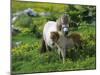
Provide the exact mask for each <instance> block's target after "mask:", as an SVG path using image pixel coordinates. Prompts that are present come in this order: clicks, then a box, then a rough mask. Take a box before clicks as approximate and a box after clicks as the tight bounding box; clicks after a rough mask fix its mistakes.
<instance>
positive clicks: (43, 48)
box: [40, 39, 46, 53]
mask: <svg viewBox="0 0 100 75" xmlns="http://www.w3.org/2000/svg"><path fill="white" fill-rule="evenodd" d="M45 52H46V44H45V41H44V39H42V45H41V48H40V53H45Z"/></svg>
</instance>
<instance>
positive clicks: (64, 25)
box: [57, 14, 69, 35]
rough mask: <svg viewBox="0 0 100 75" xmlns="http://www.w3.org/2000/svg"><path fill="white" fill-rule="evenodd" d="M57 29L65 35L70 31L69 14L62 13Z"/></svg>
mask: <svg viewBox="0 0 100 75" xmlns="http://www.w3.org/2000/svg"><path fill="white" fill-rule="evenodd" d="M57 30H58V31H60V32H62V33H63V34H64V35H67V34H68V31H69V16H68V15H67V14H64V15H62V16H61V17H60V18H59V19H58V20H57Z"/></svg>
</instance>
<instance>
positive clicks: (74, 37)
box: [68, 33, 82, 48]
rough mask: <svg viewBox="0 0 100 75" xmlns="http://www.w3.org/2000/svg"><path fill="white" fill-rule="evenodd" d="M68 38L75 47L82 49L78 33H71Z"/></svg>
mask: <svg viewBox="0 0 100 75" xmlns="http://www.w3.org/2000/svg"><path fill="white" fill-rule="evenodd" d="M68 38H71V39H72V40H73V42H74V45H75V46H76V47H79V48H82V38H81V35H80V34H79V33H71V34H70V35H69V36H68Z"/></svg>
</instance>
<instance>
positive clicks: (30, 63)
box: [12, 31, 96, 73]
mask: <svg viewBox="0 0 100 75" xmlns="http://www.w3.org/2000/svg"><path fill="white" fill-rule="evenodd" d="M80 32H83V31H80ZM13 41H23V42H24V44H22V45H21V46H19V47H18V48H15V49H13V50H12V52H13V51H15V52H14V53H15V54H14V53H13V54H12V55H13V57H12V59H13V61H12V63H13V65H12V72H15V73H34V72H54V71H69V70H70V71H73V70H86V69H95V68H96V61H95V60H96V59H95V56H92V57H88V56H86V57H85V58H84V59H81V58H78V59H77V60H75V61H73V60H72V59H71V58H67V59H66V62H65V64H63V63H62V60H61V59H59V56H58V54H57V52H56V51H52V52H47V53H44V54H40V52H39V49H40V45H41V39H38V38H35V37H33V36H31V35H21V34H19V35H17V36H15V37H13ZM18 51H22V52H21V54H20V53H19V54H17V52H18Z"/></svg>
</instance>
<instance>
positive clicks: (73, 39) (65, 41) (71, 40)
mask: <svg viewBox="0 0 100 75" xmlns="http://www.w3.org/2000/svg"><path fill="white" fill-rule="evenodd" d="M51 34H53V36H52V37H53V38H51V39H52V40H56V41H54V43H55V46H57V48H58V54H59V56H60V54H61V56H62V59H63V63H64V62H65V58H66V54H67V50H68V49H69V48H73V47H75V46H77V47H78V46H81V43H82V41H81V36H80V34H78V33H72V34H70V35H69V36H68V37H65V36H64V35H62V34H60V33H58V32H52V33H51ZM54 34H55V35H57V36H54Z"/></svg>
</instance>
